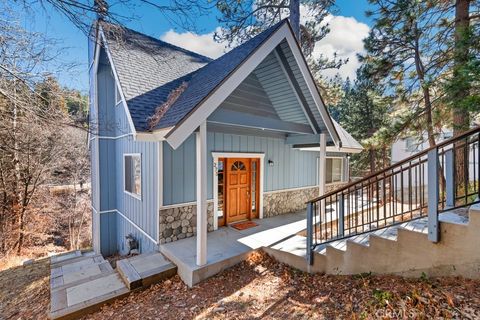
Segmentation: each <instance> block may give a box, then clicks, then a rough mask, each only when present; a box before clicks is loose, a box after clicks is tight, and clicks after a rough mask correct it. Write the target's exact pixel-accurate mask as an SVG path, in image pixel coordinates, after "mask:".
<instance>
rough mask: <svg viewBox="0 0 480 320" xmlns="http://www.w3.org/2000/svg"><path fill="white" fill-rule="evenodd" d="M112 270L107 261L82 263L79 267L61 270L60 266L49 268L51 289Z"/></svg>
mask: <svg viewBox="0 0 480 320" xmlns="http://www.w3.org/2000/svg"><path fill="white" fill-rule="evenodd" d="M112 272H114V270H113V268H112V266H111V265H110V263H109V262H108V261H103V262H101V263H91V264H90V265H83V266H82V267H81V268H77V269H74V270H69V271H66V272H63V271H62V267H59V268H55V269H52V270H51V276H50V287H51V289H52V290H58V289H61V288H65V287H69V286H74V285H76V284H79V283H82V282H85V281H89V280H93V279H96V278H99V277H103V276H105V275H106V274H110V273H112Z"/></svg>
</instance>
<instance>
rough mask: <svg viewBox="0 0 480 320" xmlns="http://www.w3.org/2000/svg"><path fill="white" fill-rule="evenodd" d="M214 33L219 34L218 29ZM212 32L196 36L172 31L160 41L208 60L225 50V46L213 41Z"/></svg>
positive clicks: (218, 55)
mask: <svg viewBox="0 0 480 320" xmlns="http://www.w3.org/2000/svg"><path fill="white" fill-rule="evenodd" d="M215 31H217V32H220V28H219V27H218V28H217V29H216V30H215ZM213 34H214V32H210V33H206V34H196V33H192V32H183V33H178V32H176V31H174V30H172V29H170V30H169V31H167V32H166V33H164V34H163V35H162V36H161V37H160V39H162V40H163V41H166V42H168V43H171V44H174V45H176V46H179V47H182V48H185V49H187V50H190V51H193V52H197V53H199V54H202V55H204V56H207V57H210V58H213V59H215V58H218V57H220V56H221V55H222V54H224V53H225V52H226V51H227V50H226V49H225V44H222V43H217V42H215V41H214V40H213Z"/></svg>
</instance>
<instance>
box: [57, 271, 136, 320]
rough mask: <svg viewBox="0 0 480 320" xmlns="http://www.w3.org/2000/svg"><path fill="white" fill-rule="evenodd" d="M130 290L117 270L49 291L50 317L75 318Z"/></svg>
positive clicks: (124, 294)
mask: <svg viewBox="0 0 480 320" xmlns="http://www.w3.org/2000/svg"><path fill="white" fill-rule="evenodd" d="M129 292H130V291H129V290H128V288H127V286H126V285H125V283H124V282H123V281H122V279H121V277H120V275H119V274H118V273H117V272H112V273H110V274H107V275H103V276H102V277H98V278H95V279H91V280H89V281H85V282H82V283H79V284H76V285H73V286H69V287H64V288H61V289H58V290H52V291H51V302H50V304H51V307H50V318H51V319H76V318H78V317H80V316H82V315H85V314H87V313H89V312H92V311H94V310H97V309H99V308H100V307H101V306H102V305H104V304H106V303H108V302H111V301H113V300H115V299H118V298H121V297H124V296H126V295H127V294H128V293H129Z"/></svg>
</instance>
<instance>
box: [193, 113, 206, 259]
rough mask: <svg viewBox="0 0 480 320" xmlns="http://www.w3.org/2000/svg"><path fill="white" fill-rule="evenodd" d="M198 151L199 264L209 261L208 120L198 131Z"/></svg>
mask: <svg viewBox="0 0 480 320" xmlns="http://www.w3.org/2000/svg"><path fill="white" fill-rule="evenodd" d="M196 149H197V150H196V151H197V152H196V153H197V265H198V266H203V265H204V264H206V263H207V220H208V217H207V122H206V121H204V122H203V123H202V124H201V125H200V126H199V127H198V132H196Z"/></svg>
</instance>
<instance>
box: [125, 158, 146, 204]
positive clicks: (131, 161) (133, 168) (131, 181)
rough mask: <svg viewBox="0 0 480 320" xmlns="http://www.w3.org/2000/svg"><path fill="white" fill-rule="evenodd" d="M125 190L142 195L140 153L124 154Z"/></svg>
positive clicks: (137, 195)
mask: <svg viewBox="0 0 480 320" xmlns="http://www.w3.org/2000/svg"><path fill="white" fill-rule="evenodd" d="M124 178H125V192H127V193H129V194H131V195H133V196H136V197H141V196H142V158H141V156H140V154H126V155H124Z"/></svg>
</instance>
